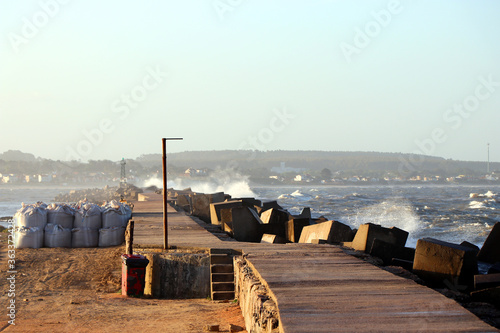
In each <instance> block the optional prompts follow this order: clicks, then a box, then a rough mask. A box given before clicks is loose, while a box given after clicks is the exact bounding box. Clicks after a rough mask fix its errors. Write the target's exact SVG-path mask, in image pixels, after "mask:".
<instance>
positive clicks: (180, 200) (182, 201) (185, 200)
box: [175, 194, 192, 213]
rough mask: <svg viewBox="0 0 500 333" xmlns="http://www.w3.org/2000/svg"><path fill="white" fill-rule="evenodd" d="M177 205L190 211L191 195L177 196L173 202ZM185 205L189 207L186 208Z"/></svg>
mask: <svg viewBox="0 0 500 333" xmlns="http://www.w3.org/2000/svg"><path fill="white" fill-rule="evenodd" d="M175 204H176V205H177V206H179V207H182V209H183V210H184V211H186V212H188V213H190V212H191V207H192V202H191V197H190V196H189V195H186V194H181V195H178V196H177V201H176V203H175ZM186 207H189V208H188V209H187V210H186Z"/></svg>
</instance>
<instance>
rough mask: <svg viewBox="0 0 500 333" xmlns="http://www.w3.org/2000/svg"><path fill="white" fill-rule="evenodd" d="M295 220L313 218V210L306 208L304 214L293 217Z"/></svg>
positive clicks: (303, 210)
mask: <svg viewBox="0 0 500 333" xmlns="http://www.w3.org/2000/svg"><path fill="white" fill-rule="evenodd" d="M291 216H292V217H293V218H297V219H305V218H309V219H310V218H311V208H310V207H305V208H303V209H302V212H300V214H299V215H291Z"/></svg>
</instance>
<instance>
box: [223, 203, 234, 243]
mask: <svg viewBox="0 0 500 333" xmlns="http://www.w3.org/2000/svg"><path fill="white" fill-rule="evenodd" d="M220 223H221V228H222V231H224V232H227V233H228V234H229V235H231V237H233V236H234V233H233V214H232V212H231V208H223V209H221V210H220Z"/></svg>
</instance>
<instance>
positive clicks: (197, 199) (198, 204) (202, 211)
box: [191, 192, 224, 223]
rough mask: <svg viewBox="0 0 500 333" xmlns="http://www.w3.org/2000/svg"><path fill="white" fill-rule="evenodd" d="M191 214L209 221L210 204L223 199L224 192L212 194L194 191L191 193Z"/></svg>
mask: <svg viewBox="0 0 500 333" xmlns="http://www.w3.org/2000/svg"><path fill="white" fill-rule="evenodd" d="M191 200H192V207H193V211H192V214H193V215H194V216H196V217H199V218H200V219H201V220H202V221H204V222H206V223H210V222H211V219H210V204H211V203H216V202H222V201H224V192H218V193H213V194H204V193H195V194H194V195H191Z"/></svg>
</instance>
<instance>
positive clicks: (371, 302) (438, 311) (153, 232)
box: [133, 201, 498, 333]
mask: <svg viewBox="0 0 500 333" xmlns="http://www.w3.org/2000/svg"><path fill="white" fill-rule="evenodd" d="M134 204H135V208H134V215H133V220H134V221H135V229H134V243H135V244H139V245H156V246H159V245H160V246H162V245H163V215H162V209H163V208H162V201H141V202H135V203H134ZM168 222H169V225H168V232H169V238H168V239H169V245H171V246H176V247H198V248H224V249H229V248H232V249H237V250H242V251H243V253H244V254H246V255H247V261H248V262H249V264H250V266H252V268H253V270H254V273H255V274H257V276H258V277H259V278H260V279H261V282H262V283H263V284H264V285H266V286H267V287H268V289H269V291H270V294H271V296H272V297H273V298H274V301H275V303H276V304H277V307H278V310H279V318H280V327H281V331H282V332H287V333H290V332H304V333H305V332H307V333H311V332H498V330H496V329H495V328H493V327H491V326H489V325H488V324H486V323H484V322H483V321H481V320H480V319H478V318H477V317H476V316H474V315H473V314H472V313H470V312H469V311H467V310H466V309H464V308H463V307H462V306H460V305H459V304H458V303H456V302H455V301H453V300H451V299H448V298H446V297H445V296H443V295H441V294H440V293H438V292H436V291H434V290H432V289H430V288H427V287H424V286H421V285H419V284H417V283H415V282H414V281H412V280H408V279H404V278H402V277H398V276H396V275H393V274H391V273H389V272H387V271H384V270H382V269H380V268H378V267H376V266H373V265H371V264H369V263H367V262H365V261H363V260H360V259H358V258H355V257H353V256H350V255H348V254H345V253H344V252H343V251H342V250H341V249H340V248H339V247H336V246H333V245H313V244H282V245H280V244H259V243H244V242H236V241H222V240H220V239H219V238H217V237H216V236H214V235H213V234H212V233H210V232H208V231H207V230H206V229H205V228H203V227H202V226H201V225H200V224H199V223H198V222H196V221H195V220H194V219H192V218H191V217H190V216H187V215H186V214H184V213H182V212H177V211H175V209H173V208H172V207H169V208H168ZM201 223H203V222H201Z"/></svg>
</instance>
